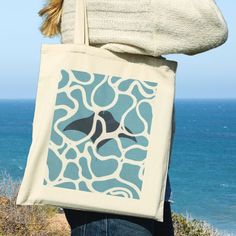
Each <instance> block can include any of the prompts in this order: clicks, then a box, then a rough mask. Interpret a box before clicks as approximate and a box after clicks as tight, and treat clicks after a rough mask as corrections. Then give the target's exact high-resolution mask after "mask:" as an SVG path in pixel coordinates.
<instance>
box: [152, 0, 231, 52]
mask: <svg viewBox="0 0 236 236" xmlns="http://www.w3.org/2000/svg"><path fill="white" fill-rule="evenodd" d="M152 7H153V9H154V10H153V12H154V15H153V22H155V32H154V35H155V43H156V51H155V55H161V54H169V53H183V54H187V55H195V54H197V53H201V52H204V51H207V50H209V49H212V48H215V47H218V46H220V45H222V44H223V43H224V42H225V41H226V40H227V37H228V28H227V24H226V22H225V20H224V18H223V16H222V14H221V12H220V10H219V8H218V7H217V5H216V3H215V1H214V0H178V1H177V0H176V1H174V0H152Z"/></svg>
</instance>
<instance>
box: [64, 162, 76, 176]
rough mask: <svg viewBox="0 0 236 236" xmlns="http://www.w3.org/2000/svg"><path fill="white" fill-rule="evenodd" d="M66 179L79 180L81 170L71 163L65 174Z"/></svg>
mask: <svg viewBox="0 0 236 236" xmlns="http://www.w3.org/2000/svg"><path fill="white" fill-rule="evenodd" d="M63 175H64V177H66V178H69V179H73V180H77V179H78V178H79V169H78V166H77V165H76V164H75V163H72V162H69V163H68V164H67V166H66V169H65V171H64V173H63Z"/></svg>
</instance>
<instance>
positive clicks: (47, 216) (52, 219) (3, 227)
mask: <svg viewBox="0 0 236 236" xmlns="http://www.w3.org/2000/svg"><path fill="white" fill-rule="evenodd" d="M19 187H20V182H17V181H13V180H12V178H11V176H10V175H8V174H7V173H6V172H1V174H0V235H4V236H8V235H9V236H13V235H14V236H15V235H17V236H21V235H22V236H23V235H27V236H28V235H32V236H36V235H37V236H39V235H40V236H44V235H47V236H50V235H58V236H60V235H61V236H62V235H63V236H66V235H70V232H69V225H68V224H67V222H66V219H65V216H64V214H61V213H58V212H59V208H58V207H54V206H50V205H48V206H39V205H33V206H31V205H29V206H28V205H27V206H18V205H16V198H17V193H18V191H19Z"/></svg>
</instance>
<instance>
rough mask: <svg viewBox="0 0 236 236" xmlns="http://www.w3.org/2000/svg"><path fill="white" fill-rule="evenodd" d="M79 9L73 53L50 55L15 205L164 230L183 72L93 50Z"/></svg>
mask: <svg viewBox="0 0 236 236" xmlns="http://www.w3.org/2000/svg"><path fill="white" fill-rule="evenodd" d="M77 4H78V6H77V9H80V11H78V12H77V13H78V14H77V15H76V17H78V20H76V22H77V23H78V25H76V26H75V28H76V32H77V33H76V34H75V37H74V43H73V44H58V45H43V46H42V53H41V64H40V73H39V80H38V87H37V96H36V105H35V112H34V119H33V130H32V144H31V146H30V150H29V154H28V159H27V164H26V169H25V173H24V176H23V181H22V184H21V186H20V191H19V193H18V196H17V202H16V203H17V204H18V205H32V204H37V205H44V204H52V205H56V206H61V207H66V208H71V209H84V210H92V211H99V212H111V213H117V214H124V215H133V216H139V217H145V218H152V219H155V220H157V221H163V207H164V197H165V188H166V178H167V171H168V162H169V147H170V142H171V128H172V127H171V125H172V112H173V101H174V95H175V72H176V67H177V63H176V62H175V61H167V60H165V59H160V58H155V57H151V56H145V55H135V54H122V53H115V52H110V51H108V50H106V49H103V48H96V47H92V46H90V45H88V30H87V22H86V19H87V18H86V7H85V1H84V0H77ZM95 134H96V135H95Z"/></svg>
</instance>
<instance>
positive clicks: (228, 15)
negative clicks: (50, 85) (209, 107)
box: [0, 0, 236, 99]
mask: <svg viewBox="0 0 236 236" xmlns="http://www.w3.org/2000/svg"><path fill="white" fill-rule="evenodd" d="M43 4H44V1H32V0H31V1H29V0H25V1H14V3H13V2H11V1H3V2H2V3H1V14H0V31H1V34H0V52H1V59H0V98H33V99H35V96H36V89H37V82H38V73H39V59H40V47H41V44H42V43H60V39H59V37H56V38H53V39H52V38H46V37H44V36H42V35H41V33H40V32H39V29H38V28H39V25H40V22H41V19H40V17H38V15H37V12H38V10H39V9H40V8H41V7H42V6H43ZM217 5H218V6H219V7H220V9H221V11H222V13H223V15H224V17H225V20H226V22H227V24H228V28H229V38H228V40H227V42H226V43H225V44H224V45H222V46H220V47H218V48H216V49H213V50H210V51H207V52H204V53H201V54H198V55H195V56H187V55H168V56H166V57H167V59H173V60H176V61H178V70H177V75H176V85H177V87H176V98H236V62H235V61H236V59H235V52H236V47H235V46H236V27H235V22H236V1H235V0H227V1H223V0H221V1H220V0H218V1H217Z"/></svg>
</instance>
